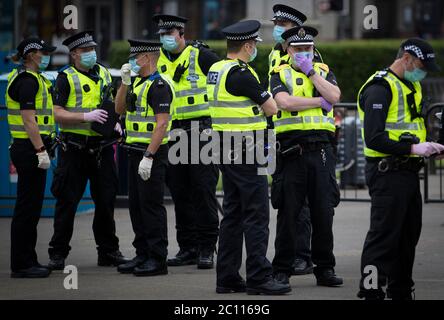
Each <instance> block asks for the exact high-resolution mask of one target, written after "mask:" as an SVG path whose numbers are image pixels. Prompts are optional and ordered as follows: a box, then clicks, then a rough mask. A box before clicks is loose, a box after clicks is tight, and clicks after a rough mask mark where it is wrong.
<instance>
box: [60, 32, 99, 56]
mask: <svg viewBox="0 0 444 320" xmlns="http://www.w3.org/2000/svg"><path fill="white" fill-rule="evenodd" d="M62 44H63V45H64V46H67V47H68V49H69V51H72V50H74V49H76V48H89V47H96V46H97V43H96V42H95V41H94V38H93V31H91V30H87V31H82V32H79V33H76V34H74V35H72V36H70V37H69V38H67V39H65V41H63V42H62Z"/></svg>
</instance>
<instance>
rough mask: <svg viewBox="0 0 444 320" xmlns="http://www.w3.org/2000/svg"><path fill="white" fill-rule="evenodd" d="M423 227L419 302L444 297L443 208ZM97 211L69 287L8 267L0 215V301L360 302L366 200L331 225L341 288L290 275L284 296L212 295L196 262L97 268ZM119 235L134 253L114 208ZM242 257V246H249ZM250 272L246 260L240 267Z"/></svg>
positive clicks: (428, 211)
mask: <svg viewBox="0 0 444 320" xmlns="http://www.w3.org/2000/svg"><path fill="white" fill-rule="evenodd" d="M167 209H168V233H169V255H170V256H172V255H174V254H175V253H176V252H177V250H178V247H177V243H176V240H175V227H174V212H173V206H172V205H171V204H168V205H167ZM423 216H424V218H423V232H422V236H421V239H420V243H419V245H418V247H417V257H416V262H415V267H414V279H415V281H416V298H417V299H444V250H443V246H444V205H443V204H425V205H424V213H423ZM270 217H271V221H270V241H269V249H268V257H269V259H272V258H273V255H274V238H275V226H276V211H274V210H272V211H271V215H270ZM92 218H93V216H92V214H83V215H79V216H77V217H76V221H75V230H74V236H73V239H72V242H71V246H72V247H73V249H72V251H71V254H70V256H69V257H68V259H67V264H72V265H75V266H76V267H77V268H78V271H79V282H78V285H79V288H78V290H66V289H65V288H64V286H63V282H64V278H65V276H67V275H66V274H63V273H62V271H58V272H54V273H53V274H52V275H51V277H49V278H47V279H11V278H10V273H9V272H10V271H9V250H10V240H9V237H10V231H9V230H10V223H11V219H10V218H0V299H174V300H176V299H180V300H182V299H214V300H222V299H235V300H236V299H239V300H240V299H264V300H268V299H316V300H325V299H356V292H357V287H358V281H359V261H360V254H361V250H362V245H363V242H364V237H365V234H366V231H367V229H368V225H369V203H355V202H342V203H341V204H340V206H339V207H338V208H337V210H336V215H335V222H334V235H335V255H336V260H337V268H336V272H337V274H338V275H340V276H342V277H343V278H344V282H345V283H344V286H343V287H341V288H323V287H317V286H316V285H315V279H314V277H313V275H306V276H298V277H292V278H291V286H292V289H293V291H292V292H291V294H288V295H285V296H279V297H265V296H261V297H259V296H247V295H246V294H242V293H239V294H228V295H218V294H216V293H215V279H216V277H215V269H212V270H197V269H196V266H186V267H170V268H169V274H168V275H165V276H156V277H146V278H137V277H134V276H132V275H121V274H119V273H117V272H116V269H115V268H111V267H97V265H96V263H97V255H96V250H95V243H94V238H93V234H92V230H91V225H92ZM116 225H117V233H118V235H119V237H120V243H121V250H122V252H123V253H124V254H125V255H126V256H128V257H132V256H133V254H134V250H133V248H132V245H131V242H132V239H133V231H132V228H131V223H130V219H129V213H128V210H127V209H118V210H116ZM38 229H39V230H38V231H39V238H38V244H37V251H38V254H39V259H40V263H42V264H45V263H47V261H48V255H47V247H48V242H49V239H50V237H51V235H52V219H51V218H42V219H41V220H40V223H39V227H38ZM244 258H245V251H244ZM241 274H245V264H243V266H242V269H241Z"/></svg>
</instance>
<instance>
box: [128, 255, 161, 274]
mask: <svg viewBox="0 0 444 320" xmlns="http://www.w3.org/2000/svg"><path fill="white" fill-rule="evenodd" d="M133 273H134V275H135V276H138V277H149V276H157V275H162V274H168V268H167V264H166V263H165V261H159V260H156V259H153V258H149V259H148V260H146V261H145V262H144V263H143V264H141V265H140V266H138V267H135V268H134V272H133Z"/></svg>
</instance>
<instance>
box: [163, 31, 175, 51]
mask: <svg viewBox="0 0 444 320" xmlns="http://www.w3.org/2000/svg"><path fill="white" fill-rule="evenodd" d="M160 42H161V43H162V47H163V48H164V49H165V50H166V51H169V52H171V51H174V50H176V49H177V47H178V46H179V44H178V43H177V41H176V37H175V36H169V35H166V36H160Z"/></svg>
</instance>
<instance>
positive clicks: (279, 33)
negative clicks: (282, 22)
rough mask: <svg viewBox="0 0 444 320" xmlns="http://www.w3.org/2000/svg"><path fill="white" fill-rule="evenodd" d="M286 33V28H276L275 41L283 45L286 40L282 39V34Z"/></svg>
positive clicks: (274, 32) (274, 31)
mask: <svg viewBox="0 0 444 320" xmlns="http://www.w3.org/2000/svg"><path fill="white" fill-rule="evenodd" d="M284 32H285V27H282V26H274V29H273V39H274V41H276V42H278V43H283V42H284V39H282V34H283V33H284Z"/></svg>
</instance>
